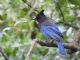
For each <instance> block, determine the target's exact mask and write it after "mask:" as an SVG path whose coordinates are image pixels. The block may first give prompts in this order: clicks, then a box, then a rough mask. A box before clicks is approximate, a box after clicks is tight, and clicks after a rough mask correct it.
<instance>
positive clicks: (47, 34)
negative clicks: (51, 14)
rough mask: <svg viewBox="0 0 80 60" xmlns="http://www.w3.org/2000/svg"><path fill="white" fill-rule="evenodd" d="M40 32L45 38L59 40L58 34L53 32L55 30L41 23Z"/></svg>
mask: <svg viewBox="0 0 80 60" xmlns="http://www.w3.org/2000/svg"><path fill="white" fill-rule="evenodd" d="M40 31H41V33H42V34H43V35H44V36H45V38H53V39H55V40H61V38H60V36H59V35H58V34H57V33H55V32H56V31H54V30H52V29H51V28H50V27H48V26H45V25H42V26H40Z"/></svg>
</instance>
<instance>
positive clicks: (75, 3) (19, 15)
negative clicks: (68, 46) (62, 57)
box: [0, 0, 80, 60]
mask: <svg viewBox="0 0 80 60" xmlns="http://www.w3.org/2000/svg"><path fill="white" fill-rule="evenodd" d="M32 8H33V10H32V11H31V12H34V13H33V16H34V17H35V16H36V15H37V14H38V12H37V11H39V12H40V11H41V10H42V9H44V10H45V12H44V13H45V15H46V16H47V17H49V18H50V19H52V21H53V20H54V21H55V23H59V24H57V25H58V27H59V28H60V30H61V31H62V33H63V34H64V39H63V40H64V41H63V42H66V41H70V40H71V39H72V38H73V36H74V34H75V32H76V31H77V30H76V29H75V28H73V27H71V26H68V25H67V26H66V25H64V24H63V23H65V22H66V23H69V24H71V25H72V26H76V27H80V20H79V19H80V10H79V9H80V0H0V45H1V46H2V47H3V49H4V51H5V53H6V54H7V55H8V57H9V59H10V60H24V58H25V55H26V52H28V50H29V48H30V46H31V41H32V40H31V33H32V31H35V32H36V38H38V39H39V40H42V39H44V38H43V36H42V35H41V34H40V33H39V31H38V29H36V28H35V27H34V20H33V17H32V18H31V16H29V15H28V13H29V12H30V10H31V9H32ZM35 9H36V10H37V11H36V10H35ZM60 10H61V11H62V13H61V11H60ZM36 12H37V13H36ZM62 14H63V15H62ZM63 17H64V18H63ZM54 21H53V22H54ZM60 22H63V23H60ZM76 55H77V57H79V56H80V55H79V54H76ZM57 56H58V54H57V52H56V48H47V47H42V46H40V45H38V44H37V45H36V46H35V48H34V50H33V52H32V54H31V56H30V60H53V59H55V60H56V59H57ZM67 59H68V60H69V59H70V60H71V59H72V57H68V58H67ZM0 60H5V59H4V57H3V56H2V55H0Z"/></svg>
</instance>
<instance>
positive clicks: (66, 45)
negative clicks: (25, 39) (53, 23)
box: [37, 40, 80, 53]
mask: <svg viewBox="0 0 80 60" xmlns="http://www.w3.org/2000/svg"><path fill="white" fill-rule="evenodd" d="M37 43H38V44H40V45H41V46H46V47H57V44H56V43H55V42H46V41H39V40H37ZM63 46H64V48H65V49H69V50H70V51H69V52H68V53H74V52H76V51H80V49H79V48H77V47H76V46H74V45H73V44H72V42H70V43H63Z"/></svg>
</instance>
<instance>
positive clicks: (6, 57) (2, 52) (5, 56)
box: [0, 46, 9, 60]
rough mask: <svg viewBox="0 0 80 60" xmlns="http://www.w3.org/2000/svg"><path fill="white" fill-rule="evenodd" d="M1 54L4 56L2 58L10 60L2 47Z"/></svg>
mask: <svg viewBox="0 0 80 60" xmlns="http://www.w3.org/2000/svg"><path fill="white" fill-rule="evenodd" d="M0 53H1V54H2V56H3V57H4V58H5V60H9V58H8V56H7V55H6V54H5V53H4V51H3V49H2V47H1V46H0Z"/></svg>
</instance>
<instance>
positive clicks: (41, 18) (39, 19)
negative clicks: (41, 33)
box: [35, 10, 47, 23]
mask: <svg viewBox="0 0 80 60" xmlns="http://www.w3.org/2000/svg"><path fill="white" fill-rule="evenodd" d="M46 18H47V17H46V16H45V15H44V10H42V11H41V12H40V13H39V14H38V15H37V16H36V18H35V20H37V21H38V22H39V23H42V22H44V21H45V20H46Z"/></svg>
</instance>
